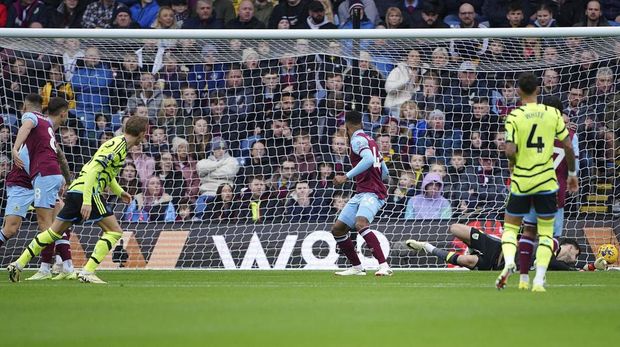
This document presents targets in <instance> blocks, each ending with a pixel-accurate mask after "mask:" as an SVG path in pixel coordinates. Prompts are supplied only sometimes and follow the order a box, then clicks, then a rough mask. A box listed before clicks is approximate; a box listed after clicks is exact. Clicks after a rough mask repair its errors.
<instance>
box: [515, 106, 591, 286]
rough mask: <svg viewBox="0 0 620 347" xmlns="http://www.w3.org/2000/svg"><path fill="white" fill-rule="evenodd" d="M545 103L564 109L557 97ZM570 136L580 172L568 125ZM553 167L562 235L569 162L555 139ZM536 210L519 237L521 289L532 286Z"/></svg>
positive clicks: (575, 144)
mask: <svg viewBox="0 0 620 347" xmlns="http://www.w3.org/2000/svg"><path fill="white" fill-rule="evenodd" d="M543 103H544V104H545V105H547V106H549V107H554V108H556V109H558V110H561V109H562V102H561V101H560V99H559V98H557V97H549V98H545V100H543ZM562 117H563V119H564V122H565V123H566V124H567V125H568V124H569V121H570V119H569V118H568V116H567V115H566V114H564V113H563V114H562ZM568 137H569V138H570V140H571V143H572V145H573V152H574V153H575V172H577V173H578V172H579V141H578V139H577V134H575V131H574V130H572V129H571V128H570V127H568ZM553 167H554V168H555V174H556V176H557V178H558V184H559V186H560V188H559V190H558V196H557V197H558V211H557V212H556V214H555V221H554V224H553V237H560V236H562V229H563V227H564V205H565V204H566V188H567V187H566V181H567V179H568V164H567V163H566V155H565V153H564V147H563V146H562V143H561V142H560V141H558V140H555V143H554V148H553ZM536 233H537V231H536V212H535V211H534V210H533V209H530V213H529V214H528V215H527V216H525V217H523V233H522V235H521V238H520V239H519V274H520V276H519V289H523V290H528V289H529V288H530V277H529V266H528V264H531V262H532V255H533V252H534V245H535V238H536Z"/></svg>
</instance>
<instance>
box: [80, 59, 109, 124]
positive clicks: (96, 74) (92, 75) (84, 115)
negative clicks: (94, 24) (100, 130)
mask: <svg viewBox="0 0 620 347" xmlns="http://www.w3.org/2000/svg"><path fill="white" fill-rule="evenodd" d="M71 84H72V85H73V90H74V91H75V95H76V101H77V103H76V111H77V115H78V118H80V119H83V120H84V121H85V123H86V129H88V130H93V129H94V128H95V126H94V125H95V124H94V123H95V114H96V113H110V111H111V110H110V107H109V104H110V89H109V88H110V86H111V85H112V70H111V69H110V67H109V66H108V65H107V64H105V63H103V62H102V61H101V56H100V54H99V49H98V48H97V47H89V48H88V49H86V55H85V56H84V67H80V68H78V69H77V71H76V72H75V74H74V75H73V77H72V79H71Z"/></svg>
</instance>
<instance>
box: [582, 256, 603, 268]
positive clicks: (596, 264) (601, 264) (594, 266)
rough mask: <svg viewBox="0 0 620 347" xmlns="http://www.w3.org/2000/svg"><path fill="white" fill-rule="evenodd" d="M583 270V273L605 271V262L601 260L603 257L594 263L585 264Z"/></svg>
mask: <svg viewBox="0 0 620 347" xmlns="http://www.w3.org/2000/svg"><path fill="white" fill-rule="evenodd" d="M583 269H584V270H585V271H595V270H599V271H604V270H607V261H606V260H605V259H603V257H601V258H598V259H596V260H595V261H594V263H591V264H586V265H585V266H584V267H583Z"/></svg>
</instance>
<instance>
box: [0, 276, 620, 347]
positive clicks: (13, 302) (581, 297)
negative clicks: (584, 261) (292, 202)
mask: <svg viewBox="0 0 620 347" xmlns="http://www.w3.org/2000/svg"><path fill="white" fill-rule="evenodd" d="M30 274H31V272H26V273H25V274H23V276H24V277H23V278H25V277H27V276H29V275H30ZM99 274H100V277H102V278H103V279H104V280H107V281H109V284H107V285H85V284H80V283H78V282H74V281H71V282H67V281H65V282H61V283H56V282H51V281H46V282H37V283H30V282H21V283H9V282H8V279H3V281H2V282H0V320H1V324H0V341H1V345H2V346H63V347H67V346H86V347H97V346H106V347H107V346H147V347H155V346H166V347H171V346H290V347H293V346H295V347H297V346H319V347H320V346H452V347H454V346H500V347H504V346H520V347H527V346H547V347H548V346H593V345H596V344H603V345H606V346H612V345H617V344H618V343H619V341H620V319H619V317H620V316H619V314H620V273H617V272H616V273H613V272H595V273H574V272H573V273H557V272H556V273H551V274H549V275H548V276H547V277H548V282H549V286H548V291H547V293H531V292H522V291H518V290H517V289H516V281H517V278H516V277H517V276H514V277H513V278H511V279H510V283H509V288H507V289H506V290H504V291H502V292H498V291H497V290H496V289H495V288H494V286H493V282H494V280H495V276H496V275H497V273H495V272H486V273H484V272H460V271H458V272H457V271H452V272H445V271H417V272H412V271H396V273H395V274H394V276H393V277H391V278H375V277H374V276H371V275H370V274H369V276H366V277H355V278H350V277H349V278H336V277H335V276H334V275H332V273H331V272H323V271H321V272H318V271H305V272H304V271H101V272H100V273H99ZM2 275H3V276H4V275H5V274H2ZM5 280H6V281H7V282H5Z"/></svg>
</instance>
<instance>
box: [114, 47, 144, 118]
mask: <svg viewBox="0 0 620 347" xmlns="http://www.w3.org/2000/svg"><path fill="white" fill-rule="evenodd" d="M140 74H141V72H140V68H139V67H138V57H137V56H136V54H135V53H133V52H130V53H125V54H124V55H123V62H122V63H121V64H120V65H119V67H118V68H117V69H116V70H115V73H114V74H113V78H114V80H113V81H112V89H111V94H112V112H113V113H116V112H118V111H119V110H125V109H126V108H127V100H128V99H129V97H130V96H131V95H132V94H133V93H134V91H135V89H136V85H137V84H138V81H139V80H140Z"/></svg>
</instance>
